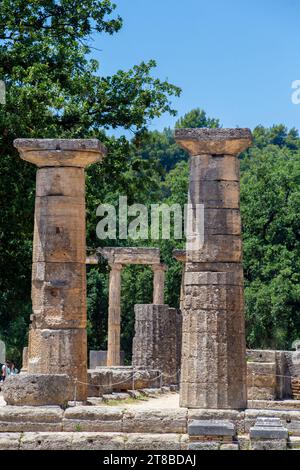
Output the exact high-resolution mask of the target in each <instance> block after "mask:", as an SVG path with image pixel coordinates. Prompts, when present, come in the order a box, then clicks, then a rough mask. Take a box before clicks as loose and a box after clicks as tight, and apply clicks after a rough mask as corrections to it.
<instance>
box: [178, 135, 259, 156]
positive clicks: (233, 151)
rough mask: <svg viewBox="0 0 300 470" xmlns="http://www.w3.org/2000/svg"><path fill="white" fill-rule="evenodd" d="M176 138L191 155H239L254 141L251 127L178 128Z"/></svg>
mask: <svg viewBox="0 0 300 470" xmlns="http://www.w3.org/2000/svg"><path fill="white" fill-rule="evenodd" d="M175 140H176V142H177V144H178V145H180V147H182V148H183V149H184V150H187V151H188V152H189V154H190V155H192V156H196V155H205V154H207V155H238V154H239V153H241V152H243V151H244V150H246V149H247V148H248V147H249V146H250V145H251V143H252V134H251V131H250V129H238V128H237V129H207V128H194V129H176V130H175Z"/></svg>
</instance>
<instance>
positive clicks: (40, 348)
mask: <svg viewBox="0 0 300 470" xmlns="http://www.w3.org/2000/svg"><path fill="white" fill-rule="evenodd" d="M86 356H87V334H86V330H85V329H79V328H76V329H61V330H54V329H52V330H50V329H47V330H39V329H31V330H30V332H29V360H28V373H29V374H56V371H57V368H58V364H59V365H60V367H59V369H60V370H61V371H64V373H65V374H67V375H68V377H69V383H70V384H71V387H72V390H73V392H72V397H71V398H68V400H70V399H72V400H73V398H74V394H75V379H77V381H78V383H77V385H76V399H77V400H81V397H82V396H84V395H85V394H86V384H87V369H86ZM80 382H81V383H80ZM45 404H46V403H45Z"/></svg>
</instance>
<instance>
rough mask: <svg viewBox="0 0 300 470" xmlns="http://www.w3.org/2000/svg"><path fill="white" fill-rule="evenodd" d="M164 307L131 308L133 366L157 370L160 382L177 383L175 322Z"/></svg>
mask: <svg viewBox="0 0 300 470" xmlns="http://www.w3.org/2000/svg"><path fill="white" fill-rule="evenodd" d="M177 315H178V314H177V312H176V309H173V308H169V307H168V305H154V304H145V305H135V336H134V339H133V348H132V351H133V355H132V365H133V367H136V368H138V367H140V368H145V369H149V370H151V369H152V370H154V369H156V370H160V371H161V372H162V374H163V376H162V383H163V384H170V383H177V380H178V379H177V371H178V369H177V367H178V347H179V345H178V339H177V338H178V336H177V328H178V322H179V320H178V319H177Z"/></svg>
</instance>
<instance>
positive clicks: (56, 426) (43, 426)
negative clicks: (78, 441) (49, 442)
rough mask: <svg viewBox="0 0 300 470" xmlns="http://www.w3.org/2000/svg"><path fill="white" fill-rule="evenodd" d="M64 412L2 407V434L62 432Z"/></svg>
mask: <svg viewBox="0 0 300 470" xmlns="http://www.w3.org/2000/svg"><path fill="white" fill-rule="evenodd" d="M62 417H63V411H62V409H61V408H59V407H55V406H51V407H47V406H45V407H30V406H22V407H20V406H9V405H7V406H3V407H0V435H1V433H10V432H12V433H13V432H24V431H42V430H44V431H54V432H55V431H61V427H62Z"/></svg>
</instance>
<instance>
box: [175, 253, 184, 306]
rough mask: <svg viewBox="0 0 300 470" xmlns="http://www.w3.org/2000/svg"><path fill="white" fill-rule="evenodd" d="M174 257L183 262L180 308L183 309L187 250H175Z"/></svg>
mask: <svg viewBox="0 0 300 470" xmlns="http://www.w3.org/2000/svg"><path fill="white" fill-rule="evenodd" d="M173 258H175V259H176V260H177V261H179V262H180V263H182V274H181V283H180V298H179V308H180V310H181V311H183V301H184V273H185V262H186V250H177V249H175V250H173Z"/></svg>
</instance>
